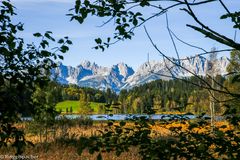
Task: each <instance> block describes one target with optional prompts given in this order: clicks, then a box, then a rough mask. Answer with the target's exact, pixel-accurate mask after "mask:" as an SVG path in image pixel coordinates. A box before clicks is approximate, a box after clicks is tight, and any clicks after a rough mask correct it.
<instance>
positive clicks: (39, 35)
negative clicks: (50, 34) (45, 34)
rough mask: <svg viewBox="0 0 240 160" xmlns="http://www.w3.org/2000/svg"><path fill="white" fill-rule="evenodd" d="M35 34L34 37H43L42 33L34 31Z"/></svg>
mask: <svg viewBox="0 0 240 160" xmlns="http://www.w3.org/2000/svg"><path fill="white" fill-rule="evenodd" d="M33 36H34V37H42V35H41V33H34V34H33Z"/></svg>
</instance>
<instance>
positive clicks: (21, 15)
mask: <svg viewBox="0 0 240 160" xmlns="http://www.w3.org/2000/svg"><path fill="white" fill-rule="evenodd" d="M12 2H13V4H14V5H15V7H16V8H17V10H16V12H17V14H18V15H17V16H16V17H15V19H14V21H16V22H18V21H21V22H23V23H24V28H25V30H24V32H23V33H21V36H22V37H23V38H24V39H25V40H26V42H32V41H34V39H33V36H32V34H33V33H36V32H42V33H44V32H45V31H52V32H53V34H54V37H59V38H60V37H64V36H68V37H69V38H70V39H71V40H72V41H73V45H72V46H71V47H70V51H69V52H68V53H67V54H65V55H64V61H63V63H64V64H66V65H71V66H77V65H78V64H79V63H80V62H81V61H83V60H89V61H92V62H96V63H97V64H99V65H102V66H108V67H110V66H112V65H114V64H117V63H119V62H124V63H127V64H128V65H129V66H131V67H133V68H134V69H136V68H137V67H138V66H139V65H141V64H142V63H144V62H146V61H147V54H148V53H149V56H150V60H160V59H161V57H160V56H159V55H158V53H157V51H156V50H155V49H154V48H153V46H152V45H151V43H150V42H149V40H148V38H147V35H146V33H145V32H144V29H143V27H140V28H138V29H137V30H136V32H135V37H134V38H133V39H132V40H126V41H123V42H119V43H117V44H115V45H112V46H111V47H110V48H109V49H107V50H106V51H105V52H101V51H100V50H95V49H92V47H93V46H95V42H94V39H95V38H98V37H102V38H106V37H108V36H112V33H113V28H114V26H113V23H109V24H108V25H106V26H104V27H97V26H99V25H101V24H102V23H103V21H104V20H103V19H99V18H96V17H90V18H89V19H88V20H87V21H86V22H85V23H84V24H82V25H80V24H78V23H76V22H70V21H69V20H70V18H69V17H67V16H65V15H66V14H67V13H69V12H68V10H69V9H70V8H72V7H73V6H74V0H12ZM224 2H226V5H227V6H228V7H229V9H230V10H231V11H239V7H240V1H239V0H224ZM194 9H195V11H196V13H197V15H199V19H200V20H202V21H204V22H205V23H206V24H207V25H209V26H210V27H212V28H214V29H216V30H217V31H219V32H221V33H224V34H225V35H227V36H228V37H230V38H232V37H234V32H235V31H234V30H233V29H232V23H231V22H230V21H229V20H219V17H220V16H221V15H222V14H224V13H225V12H224V9H223V7H222V6H221V5H220V3H215V4H208V5H204V7H203V6H202V7H201V8H199V7H198V8H194ZM143 12H144V13H145V14H148V15H150V14H152V13H154V12H155V11H154V10H149V9H148V10H144V11H143ZM168 17H169V24H170V27H171V30H172V31H174V33H175V34H176V35H177V36H178V37H179V38H181V39H183V40H184V41H186V42H188V43H191V44H194V45H197V46H199V47H202V48H204V49H206V50H209V51H210V50H211V48H212V47H216V48H217V49H225V48H228V47H226V46H223V45H221V44H218V43H217V42H215V41H212V40H209V39H207V38H205V37H204V36H203V35H201V34H200V33H197V32H195V31H193V30H192V29H190V28H187V27H186V24H187V23H188V24H195V22H194V21H193V20H192V18H191V17H189V16H188V15H187V14H186V13H185V12H183V11H180V10H179V9H174V10H170V11H169V12H168ZM145 26H146V27H147V29H148V31H149V33H150V35H151V36H152V39H153V40H154V42H155V44H157V46H158V47H159V48H160V49H161V50H162V51H163V52H164V53H165V54H167V55H168V56H174V57H176V54H175V51H174V48H173V45H172V42H171V40H170V36H169V34H168V32H167V28H166V20H165V16H159V17H157V18H155V19H154V20H153V21H150V22H148V23H146V24H145ZM237 37H239V34H237ZM237 40H239V39H237ZM176 44H177V48H178V51H179V54H180V56H181V57H185V56H191V55H195V54H198V53H202V51H200V50H197V49H195V48H191V47H189V46H186V45H184V44H182V43H180V42H178V41H176ZM224 54H225V55H227V53H224Z"/></svg>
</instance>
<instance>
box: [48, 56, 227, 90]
mask: <svg viewBox="0 0 240 160" xmlns="http://www.w3.org/2000/svg"><path fill="white" fill-rule="evenodd" d="M172 61H174V62H175V63H177V64H178V63H179V61H178V60H176V59H172ZM228 63H229V60H228V58H226V57H220V58H219V59H217V60H216V61H215V62H214V64H213V65H214V68H215V70H214V72H215V73H214V74H226V73H227V71H226V68H227V65H228ZM179 64H180V65H181V66H182V67H179V66H176V65H173V64H172V63H171V62H170V61H169V60H165V61H149V62H146V63H144V64H142V65H141V66H140V67H139V68H138V69H137V71H136V72H135V71H134V70H133V69H132V68H131V67H129V66H128V65H127V64H125V63H123V62H121V63H118V64H116V65H113V66H112V67H110V68H108V67H102V66H98V65H97V64H96V63H94V62H93V63H92V62H90V61H87V60H85V61H82V62H81V63H80V64H79V65H78V66H77V67H71V66H65V65H63V64H62V63H59V65H58V67H57V68H55V69H54V70H53V71H52V75H57V76H58V78H57V80H58V81H59V82H60V83H63V84H69V83H73V84H77V85H79V86H87V87H93V88H97V89H101V90H106V89H107V88H111V89H112V90H114V91H116V92H119V91H120V90H121V89H130V88H132V87H134V86H138V85H141V84H144V83H148V82H151V81H153V80H157V79H164V80H169V79H171V78H172V77H189V76H192V74H191V73H194V74H198V75H203V76H204V75H206V74H209V73H210V72H209V70H210V68H209V60H208V59H206V58H205V57H202V56H194V57H190V58H185V60H182V61H180V63H179ZM211 65H212V64H211ZM184 68H186V69H184ZM211 73H212V71H211ZM52 77H53V76H52Z"/></svg>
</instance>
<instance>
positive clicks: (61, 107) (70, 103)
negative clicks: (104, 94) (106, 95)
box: [56, 100, 104, 114]
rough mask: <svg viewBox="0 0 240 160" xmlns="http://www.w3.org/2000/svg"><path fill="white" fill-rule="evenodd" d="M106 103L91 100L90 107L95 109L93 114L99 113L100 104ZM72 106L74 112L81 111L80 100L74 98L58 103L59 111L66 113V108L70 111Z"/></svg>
mask: <svg viewBox="0 0 240 160" xmlns="http://www.w3.org/2000/svg"><path fill="white" fill-rule="evenodd" d="M100 105H102V106H103V105H104V103H97V102H90V107H91V108H92V109H93V114H97V113H99V106H100ZM71 107H72V113H79V109H80V106H79V101H74V100H67V101H63V102H59V103H58V104H57V105H56V109H57V111H60V110H61V111H62V113H66V109H67V108H68V111H70V108H71Z"/></svg>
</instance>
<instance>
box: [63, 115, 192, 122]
mask: <svg viewBox="0 0 240 160" xmlns="http://www.w3.org/2000/svg"><path fill="white" fill-rule="evenodd" d="M64 117H66V118H68V119H76V118H81V117H88V118H90V119H92V120H94V121H104V120H130V119H136V118H140V117H143V118H146V119H153V120H161V119H164V120H168V119H183V118H184V119H194V118H196V116H195V115H174V114H153V115H145V114H112V115H108V114H96V115H84V116H83V115H64ZM59 118H60V117H59Z"/></svg>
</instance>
